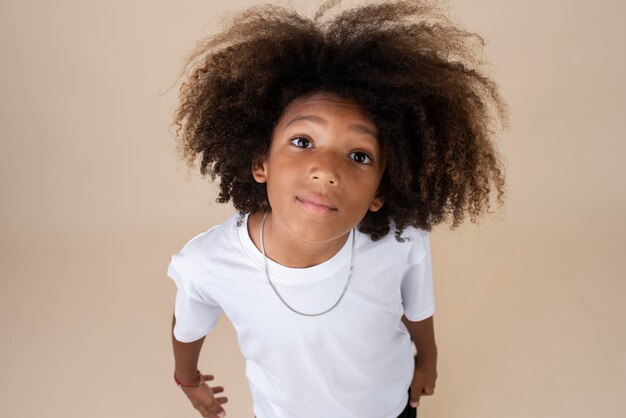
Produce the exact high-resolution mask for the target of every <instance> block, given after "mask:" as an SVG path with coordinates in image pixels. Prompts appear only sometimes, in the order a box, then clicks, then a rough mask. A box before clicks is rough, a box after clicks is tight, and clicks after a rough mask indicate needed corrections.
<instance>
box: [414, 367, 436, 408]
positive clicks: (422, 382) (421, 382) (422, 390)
mask: <svg viewBox="0 0 626 418" xmlns="http://www.w3.org/2000/svg"><path fill="white" fill-rule="evenodd" d="M436 380H437V369H436V368H435V367H434V366H432V367H431V366H423V365H422V366H416V367H415V371H414V372H413V381H412V382H411V399H410V400H409V402H410V405H411V407H412V408H417V407H418V406H419V404H420V397H421V396H422V395H432V394H433V393H435V381H436Z"/></svg>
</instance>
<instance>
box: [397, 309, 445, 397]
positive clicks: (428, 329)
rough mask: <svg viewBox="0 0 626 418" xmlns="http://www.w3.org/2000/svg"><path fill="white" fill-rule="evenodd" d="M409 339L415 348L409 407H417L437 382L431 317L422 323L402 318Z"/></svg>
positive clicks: (433, 329) (433, 389) (435, 348)
mask: <svg viewBox="0 0 626 418" xmlns="http://www.w3.org/2000/svg"><path fill="white" fill-rule="evenodd" d="M402 322H403V323H404V325H406V327H407V329H408V330H409V334H410V335H411V339H412V340H413V342H414V343H415V347H416V348H417V356H416V358H415V372H414V374H413V382H412V383H411V406H413V407H414V408H415V407H416V406H417V405H419V398H420V396H421V395H432V394H433V393H434V391H435V381H436V380H437V345H436V344H435V328H434V325H433V317H432V316H431V317H429V318H426V319H424V320H422V321H416V322H414V321H409V320H408V319H407V317H406V316H404V315H403V316H402Z"/></svg>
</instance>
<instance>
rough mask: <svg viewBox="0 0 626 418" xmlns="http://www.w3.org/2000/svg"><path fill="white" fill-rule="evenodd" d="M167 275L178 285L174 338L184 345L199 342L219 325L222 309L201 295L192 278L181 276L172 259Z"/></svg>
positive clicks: (173, 258)
mask: <svg viewBox="0 0 626 418" xmlns="http://www.w3.org/2000/svg"><path fill="white" fill-rule="evenodd" d="M167 275H168V276H169V277H170V278H171V279H172V280H173V281H174V282H175V283H176V287H177V291H176V304H175V306H174V316H175V317H176V324H175V325H174V331H173V332H174V337H175V338H176V339H177V340H178V341H180V342H184V343H188V342H192V341H196V340H199V339H200V338H202V337H204V336H205V335H207V334H208V333H209V332H211V330H212V329H213V328H214V327H215V325H217V321H218V319H219V317H220V315H221V314H222V309H221V307H220V306H219V305H218V304H217V303H216V302H215V301H213V300H211V299H207V297H206V296H204V295H201V293H200V292H199V291H198V288H197V286H196V284H195V283H194V282H193V281H192V280H191V278H190V277H185V275H184V274H181V269H179V268H177V267H176V264H175V257H172V261H171V262H170V264H169V266H168V268H167Z"/></svg>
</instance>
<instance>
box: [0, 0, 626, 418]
mask: <svg viewBox="0 0 626 418" xmlns="http://www.w3.org/2000/svg"><path fill="white" fill-rule="evenodd" d="M218 3H219V4H212V3H211V2H209V1H183V2H174V1H168V2H166V1H147V0H142V1H125V2H122V1H99V2H95V1H54V2H46V1H31V2H18V1H17V0H12V1H3V2H2V3H1V5H0V31H1V36H0V43H1V47H0V52H1V60H2V66H1V67H0V71H1V74H0V75H1V77H0V89H1V90H0V92H1V94H0V97H1V101H0V103H1V106H2V109H1V118H2V119H1V123H0V138H1V141H0V147H1V148H0V178H1V183H0V187H1V189H0V192H1V197H0V199H1V200H0V211H1V219H2V222H1V231H0V232H1V233H0V237H1V238H0V244H1V251H0V257H1V258H0V259H1V263H2V264H1V266H2V270H1V271H2V279H1V280H2V288H1V289H2V290H1V292H0V302H1V304H0V307H1V309H2V311H1V315H0V321H1V322H0V324H1V331H2V344H1V345H0V354H1V356H0V359H1V362H2V363H1V370H2V373H1V374H0V376H1V377H0V416H2V417H11V418H30V417H63V418H75V417H76V418H78V417H81V418H82V417H94V418H100V417H173V416H176V417H196V416H200V415H199V414H197V412H196V411H195V410H194V409H192V407H191V405H190V404H189V403H188V401H187V399H186V398H185V396H184V394H183V393H181V392H180V391H179V389H178V388H176V386H175V385H174V382H173V381H172V370H173V358H172V353H171V346H170V321H171V315H172V309H173V302H174V296H175V286H174V283H173V282H172V281H171V280H170V279H169V278H167V277H166V275H165V271H166V267H167V264H168V262H169V259H170V256H171V254H172V253H174V252H176V251H178V249H179V248H180V247H181V246H182V245H183V244H184V243H185V242H187V240H189V239H190V238H191V237H193V236H194V235H196V234H197V233H199V232H201V231H204V230H206V229H208V228H209V227H210V226H212V225H214V224H216V223H218V222H220V221H221V220H223V219H225V218H226V217H227V216H229V215H230V214H231V213H232V212H231V209H230V208H229V207H221V206H218V205H217V204H215V203H213V201H214V196H215V194H214V189H213V188H211V187H210V186H209V185H208V181H207V180H205V179H202V178H200V176H199V174H197V175H192V176H189V177H187V176H186V174H185V170H184V165H183V164H182V163H179V162H177V161H176V159H175V151H174V144H173V130H172V129H170V127H169V124H170V122H171V119H172V111H173V109H174V106H175V103H176V92H177V86H175V87H174V88H171V89H170V86H171V85H172V84H173V83H174V81H175V77H176V74H177V71H178V70H179V68H180V65H181V64H182V60H183V58H184V56H185V54H187V53H188V52H189V50H190V49H191V47H192V46H193V45H194V43H195V42H196V40H198V39H199V38H200V37H201V36H203V35H206V34H208V33H209V32H210V31H212V30H213V28H216V26H215V25H216V23H217V21H218V20H217V16H218V15H219V14H220V13H222V12H224V11H227V10H237V9H239V8H241V7H243V6H246V5H250V4H252V3H254V2H253V1H251V0H247V1H239V2H230V3H229V4H226V3H227V2H218ZM294 4H296V6H302V10H304V11H306V12H307V13H310V11H312V10H314V6H315V4H316V2H308V3H307V2H304V1H300V2H294ZM451 5H452V11H453V15H454V16H456V17H457V19H458V20H459V21H461V22H463V23H464V24H466V25H467V26H468V27H469V28H471V29H472V30H475V31H478V32H480V33H482V34H483V35H485V37H486V38H487V39H488V41H489V44H488V46H487V49H486V53H487V57H488V58H489V59H490V60H491V62H492V66H491V73H492V74H493V75H494V76H495V78H496V79H497V80H498V81H499V82H500V84H501V86H502V93H503V95H504V96H505V98H506V100H507V101H508V103H509V105H510V108H511V127H510V129H509V130H507V131H504V132H502V133H501V134H500V136H499V141H500V144H501V145H500V146H501V150H502V153H503V154H504V155H505V156H506V164H507V169H508V171H507V173H508V187H509V191H510V193H509V199H508V201H507V206H506V209H505V211H504V212H503V215H502V216H500V218H498V217H497V216H492V217H489V218H486V219H485V221H484V222H483V223H482V224H481V225H480V226H479V227H477V226H474V225H472V224H466V225H464V226H463V227H462V228H460V229H458V230H456V231H452V232H451V231H449V229H448V228H447V226H441V227H439V228H438V229H437V230H436V231H434V232H433V233H432V235H431V239H432V249H433V262H434V275H435V286H436V292H437V312H436V314H435V323H436V335H437V340H438V345H439V352H440V357H439V380H438V385H437V391H436V394H435V396H433V397H431V398H428V399H425V400H424V401H423V402H422V407H421V409H420V417H422V418H425V417H431V418H444V417H445V418H450V417H463V418H485V417H487V418H490V417H494V418H495V417H507V418H516V417H529V416H532V417H546V418H547V417H581V418H582V417H587V416H595V417H622V416H625V414H626V407H625V406H624V400H623V398H624V394H626V326H625V325H626V308H625V305H624V299H625V296H626V283H625V280H624V279H625V277H624V269H625V267H626V266H625V262H624V258H625V251H624V250H625V247H626V246H625V239H624V236H625V235H626V222H625V221H624V214H625V213H626V207H625V206H626V193H625V192H624V185H623V182H624V180H625V178H624V171H623V169H621V168H620V167H619V163H620V162H621V161H622V160H623V154H624V152H626V145H624V144H625V142H624V133H623V131H624V109H625V107H626V94H625V82H624V71H623V69H624V65H626V57H625V51H626V48H625V45H624V43H625V42H624V39H626V26H624V25H623V20H624V17H626V13H625V11H626V10H625V6H624V3H623V2H620V1H607V0H605V1H603V2H595V3H592V2H588V1H572V0H567V1H566V0H559V1H538V0H528V1H523V2H521V1H519V2H503V1H496V0H474V1H471V2H470V1H458V0H457V1H454V2H452V3H451ZM200 368H201V370H203V371H205V372H210V373H214V374H215V375H216V376H217V382H218V383H219V384H222V385H224V386H225V387H226V395H227V396H229V397H230V402H229V404H228V408H227V411H228V416H230V417H243V418H248V417H251V416H252V409H251V400H250V395H249V392H248V387H247V382H246V380H245V375H244V362H243V358H242V357H241V354H240V353H239V349H238V347H237V344H236V339H235V335H234V332H233V329H232V328H231V326H230V324H229V322H228V320H227V319H226V318H225V317H222V319H221V320H220V323H219V325H218V327H217V329H216V331H215V332H214V333H212V334H211V335H210V336H209V337H208V338H207V341H206V343H205V348H204V350H203V353H202V357H201V362H200Z"/></svg>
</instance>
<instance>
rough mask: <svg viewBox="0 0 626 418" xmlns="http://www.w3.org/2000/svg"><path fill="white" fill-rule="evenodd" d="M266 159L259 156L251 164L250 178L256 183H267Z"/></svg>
mask: <svg viewBox="0 0 626 418" xmlns="http://www.w3.org/2000/svg"><path fill="white" fill-rule="evenodd" d="M266 161H267V159H266V158H265V156H264V155H263V156H260V157H258V158H257V159H256V160H254V162H253V163H252V177H254V179H255V180H256V182H257V183H267V164H266Z"/></svg>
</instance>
